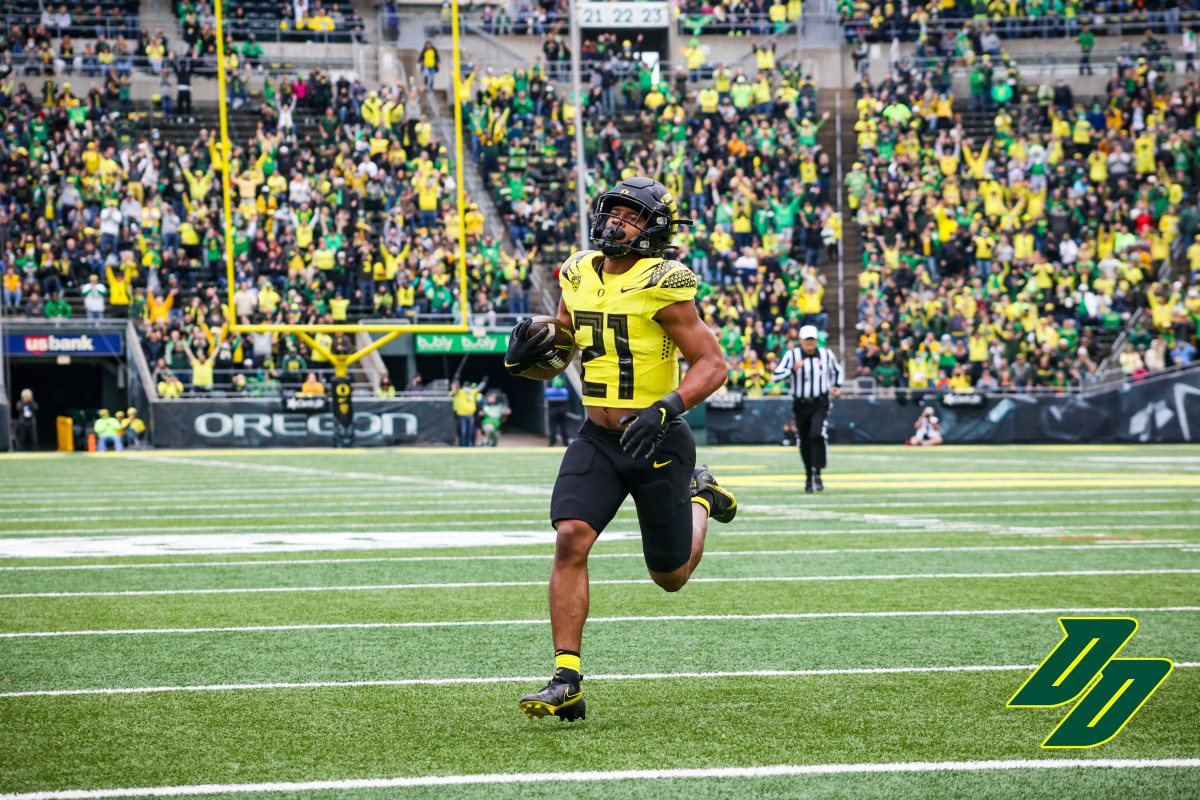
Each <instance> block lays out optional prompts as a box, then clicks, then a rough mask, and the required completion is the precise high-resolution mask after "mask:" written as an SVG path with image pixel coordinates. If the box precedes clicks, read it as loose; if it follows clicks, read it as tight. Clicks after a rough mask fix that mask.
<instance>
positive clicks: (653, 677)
mask: <svg viewBox="0 0 1200 800" xmlns="http://www.w3.org/2000/svg"><path fill="white" fill-rule="evenodd" d="M1175 666H1176V667H1200V662H1192V661H1190V662H1187V663H1183V664H1176V665H1175ZM1037 667H1038V665H1037V664H1005V665H995V666H993V665H989V664H978V665H966V666H959V667H859V668H849V669H786V670H785V669H759V670H746V671H742V672H734V671H730V672H647V673H644V674H641V675H588V676H587V679H588V680H589V681H660V680H673V679H678V678H697V679H703V678H802V677H811V676H823V675H903V674H909V673H929V672H1016V671H1024V670H1031V669H1037ZM544 680H546V676H545V675H539V676H537V677H494V678H403V679H398V680H387V681H383V680H381V681H312V682H308V683H219V684H209V685H201V686H139V687H132V688H123V689H43V690H40V691H33V692H0V697H66V696H74V695H85V694H103V695H111V694H153V693H158V692H229V691H254V690H259V689H358V688H363V687H371V686H450V685H454V686H458V685H461V684H464V683H470V684H483V683H537V682H539V681H544ZM3 797H4V796H3V795H0V798H3Z"/></svg>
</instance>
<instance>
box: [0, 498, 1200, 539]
mask: <svg viewBox="0 0 1200 800" xmlns="http://www.w3.org/2000/svg"><path fill="white" fill-rule="evenodd" d="M367 502H368V504H369V505H372V506H377V508H373V509H363V508H362V505H363V503H362V502H358V503H345V504H341V507H353V508H354V509H355V510H324V509H322V508H319V507H318V506H320V505H321V504H320V503H313V504H308V503H305V504H304V506H303V507H302V508H300V509H297V508H296V507H295V505H294V504H293V505H286V506H277V507H275V508H273V509H271V510H264V511H247V510H245V509H244V508H241V507H236V508H232V509H231V510H229V511H223V512H218V513H215V514H214V513H199V514H185V513H176V514H172V515H171V518H172V519H173V520H180V519H189V520H190V519H258V518H267V519H270V518H276V517H281V516H282V517H287V518H288V519H311V518H322V519H328V518H330V517H334V518H338V519H340V518H343V517H382V516H387V515H392V516H397V515H400V514H403V516H405V517H419V516H440V515H444V514H445V513H446V512H445V511H444V510H439V509H440V507H441V506H444V505H450V503H448V502H443V501H437V500H434V501H429V506H430V507H425V506H422V505H418V504H415V503H407V502H399V503H380V502H376V501H374V500H372V501H367ZM468 502H470V503H473V504H477V503H478V502H479V501H478V500H474V501H468ZM532 502H537V503H538V504H537V505H536V506H532V507H530V508H519V509H515V510H514V509H513V507H512V504H510V503H508V502H506V503H505V504H504V507H503V508H500V509H497V508H496V507H494V506H493V507H488V508H464V509H459V508H456V509H454V511H453V512H452V513H453V514H454V515H455V516H462V515H479V514H488V515H491V516H497V515H500V514H514V513H518V512H520V513H529V514H530V517H529V518H530V519H539V520H540V519H544V518H545V513H546V511H545V508H544V503H541V502H540V501H525V502H523V503H521V505H523V506H530V505H531V503H532ZM1126 505H1128V504H1126ZM159 508H160V509H162V510H168V509H170V510H174V511H178V510H179V509H182V508H204V509H206V510H207V511H211V510H212V508H213V507H212V506H211V505H209V506H176V507H174V508H172V507H171V506H160V507H159ZM260 508H261V507H260ZM742 508H743V509H744V510H745V512H747V513H752V514H755V515H756V516H755V519H756V520H776V519H836V520H839V521H844V522H849V523H854V522H863V523H865V522H870V523H878V522H880V521H883V520H888V521H895V522H897V523H908V524H913V523H927V522H930V521H932V520H933V519H934V516H933V515H929V514H920V515H914V514H861V513H857V512H849V511H846V512H843V511H834V510H831V509H827V508H811V509H806V508H802V507H800V506H756V505H750V504H747V505H745V506H742ZM314 509H315V510H314ZM130 510H136V511H143V510H145V509H144V508H142V507H135V508H133V509H125V512H126V513H119V512H118V510H117V509H113V513H112V514H106V515H88V516H75V517H64V516H58V515H54V516H47V517H44V518H37V517H30V516H26V515H24V514H13V515H11V516H9V517H8V521H9V522H19V523H33V522H120V523H125V522H130V521H142V520H153V521H154V522H158V523H161V522H162V519H163V515H162V514H130V513H128V511H130ZM1131 513H1132V514H1136V516H1138V517H1154V516H1171V517H1187V516H1194V515H1200V509H1196V510H1190V509H1138V510H1137V511H1136V512H1130V511H1127V510H1123V511H1109V512H1097V511H1095V510H1094V509H1081V510H1079V511H1011V512H1004V513H1003V514H1002V515H998V514H997V513H996V512H995V511H947V512H938V513H937V514H936V517H937V519H938V521H943V520H945V519H955V518H958V517H995V516H1004V517H1037V518H1042V517H1095V516H1105V515H1109V516H1124V517H1126V518H1128V517H1129V515H1130V514H1131ZM397 524H421V523H419V522H414V523H397ZM1197 527H1198V528H1200V522H1197ZM8 532H9V533H29V532H37V529H36V528H30V529H26V530H21V529H9V530H8Z"/></svg>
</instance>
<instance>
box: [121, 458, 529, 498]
mask: <svg viewBox="0 0 1200 800" xmlns="http://www.w3.org/2000/svg"><path fill="white" fill-rule="evenodd" d="M132 458H135V459H140V460H143V461H150V462H152V463H156V464H159V463H162V464H184V465H187V466H205V467H218V468H220V469H226V470H241V471H244V472H246V471H248V472H259V473H268V472H271V473H284V474H288V475H304V476H309V477H317V478H332V479H334V480H336V481H338V482H339V484H340V483H341V482H343V481H384V482H390V483H402V484H407V485H409V486H428V487H433V488H437V489H455V490H465V491H472V492H498V491H503V492H507V493H509V494H518V495H522V494H523V495H549V494H550V487H548V486H535V485H530V484H527V483H515V484H507V483H489V482H485V481H458V480H452V479H448V478H423V477H419V476H416V475H387V474H382V473H378V472H347V471H342V470H325V469H316V468H315V467H294V466H286V465H283V464H254V463H249V462H243V461H225V460H221V459H216V458H190V457H188V458H179V457H176V456H140V455H139V456H133V457H132Z"/></svg>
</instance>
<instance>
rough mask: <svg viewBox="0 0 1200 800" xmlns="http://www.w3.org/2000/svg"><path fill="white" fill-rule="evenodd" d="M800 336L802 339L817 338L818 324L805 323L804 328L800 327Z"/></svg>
mask: <svg viewBox="0 0 1200 800" xmlns="http://www.w3.org/2000/svg"><path fill="white" fill-rule="evenodd" d="M800 338H801V339H816V338H817V326H816V325H805V326H803V327H802V328H800Z"/></svg>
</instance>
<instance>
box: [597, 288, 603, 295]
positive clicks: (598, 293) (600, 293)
mask: <svg viewBox="0 0 1200 800" xmlns="http://www.w3.org/2000/svg"><path fill="white" fill-rule="evenodd" d="M596 297H604V290H603V289H597V290H596Z"/></svg>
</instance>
